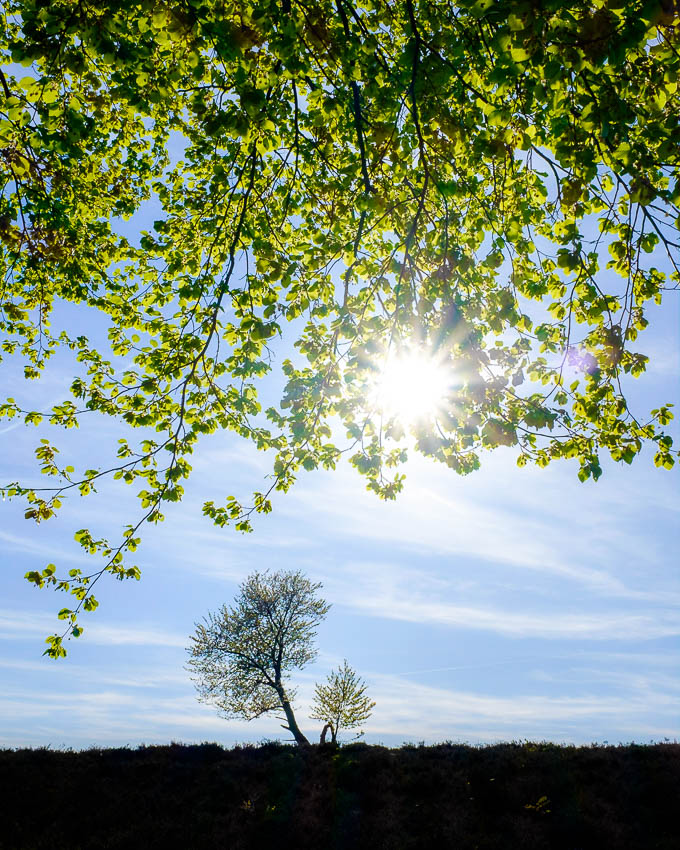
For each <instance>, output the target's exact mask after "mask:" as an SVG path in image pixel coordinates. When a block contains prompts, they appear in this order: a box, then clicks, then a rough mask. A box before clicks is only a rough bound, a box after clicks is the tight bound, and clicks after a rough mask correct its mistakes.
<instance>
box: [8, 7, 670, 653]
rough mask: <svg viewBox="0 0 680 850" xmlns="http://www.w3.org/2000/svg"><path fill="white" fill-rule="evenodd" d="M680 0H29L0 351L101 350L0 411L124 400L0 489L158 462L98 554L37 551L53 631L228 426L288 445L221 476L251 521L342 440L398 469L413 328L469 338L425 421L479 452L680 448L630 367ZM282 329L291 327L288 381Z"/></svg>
mask: <svg viewBox="0 0 680 850" xmlns="http://www.w3.org/2000/svg"><path fill="white" fill-rule="evenodd" d="M674 10H677V4H674V3H672V2H668V0H666V2H653V0H630V2H625V3H624V2H621V0H588V2H583V0H574V2H570V3H564V2H561V0H542V2H539V0H533V2H529V0H525V1H524V2H522V0H520V2H517V0H512V2H511V0H493V2H492V0H474V2H473V0H461V2H458V3H455V4H454V3H451V2H448V0H399V2H389V3H388V2H385V0H357V2H350V0H319V2H314V3H307V2H302V0H240V2H221V1H220V0H183V2H172V3H170V2H164V0H142V2H136V0H135V2H132V0H116V2H115V3H112V2H109V0H98V2H96V3H94V2H91V0H83V2H80V3H78V4H74V3H72V2H70V0H6V2H5V3H4V4H3V11H2V13H1V18H0V62H1V63H2V64H1V66H0V89H1V90H2V101H1V102H0V172H1V177H0V179H1V180H2V192H1V197H0V243H1V245H2V255H1V258H0V263H1V266H2V268H1V274H2V290H1V295H0V308H1V310H0V333H1V334H2V341H1V343H0V344H1V346H2V356H3V357H6V358H14V359H16V360H19V361H20V362H22V363H23V366H24V371H25V375H26V377H27V378H29V379H30V378H34V377H36V376H38V375H40V374H41V373H42V372H43V370H44V369H45V367H46V366H47V365H48V363H49V360H50V357H51V356H52V355H53V354H54V352H55V351H56V350H57V349H62V350H65V351H66V352H68V351H70V352H72V354H73V357H74V359H75V361H76V365H75V366H74V370H75V371H76V373H77V374H76V375H75V377H74V379H73V382H72V384H71V387H70V397H69V398H66V399H65V400H63V401H62V402H60V403H59V404H56V405H54V406H53V407H52V408H51V409H49V410H38V409H33V408H31V407H26V406H25V405H23V406H22V405H21V404H19V403H18V402H16V401H15V400H14V399H12V398H8V399H6V400H5V401H4V402H0V414H1V415H3V416H5V417H10V418H12V417H20V418H23V420H24V421H25V422H26V423H28V424H33V425H37V424H39V423H40V422H41V421H43V420H46V421H47V422H49V423H51V424H53V425H57V426H64V427H73V426H76V425H78V423H79V422H81V421H82V420H83V419H85V418H86V417H87V416H89V415H90V414H93V413H96V412H98V413H101V414H105V415H107V416H109V417H113V418H115V419H116V420H119V421H122V422H124V423H127V425H129V426H130V432H129V435H128V436H127V437H125V438H124V439H122V440H121V442H120V445H119V446H118V448H117V457H116V458H115V459H114V460H113V461H112V462H110V463H101V464H99V465H97V466H95V465H93V463H94V461H90V462H89V463H88V462H87V460H85V462H84V463H83V468H82V469H79V470H77V471H76V470H75V469H73V468H72V467H71V466H64V465H62V464H60V462H59V460H58V455H57V447H56V446H54V445H53V443H52V442H51V440H50V439H48V438H44V439H43V441H42V442H41V443H40V445H39V447H38V449H37V450H36V455H37V458H38V461H39V463H40V465H41V469H42V471H43V472H44V473H45V474H46V475H48V476H52V480H53V486H52V487H43V488H35V487H31V486H29V485H28V484H27V483H24V482H18V481H15V482H8V483H7V484H6V486H4V490H3V493H4V494H6V495H9V496H11V497H14V496H19V497H22V498H24V499H25V500H26V501H27V511H26V516H27V517H28V518H29V519H33V520H35V521H36V522H40V521H42V520H45V519H47V518H49V517H50V516H52V515H53V513H54V512H55V510H57V509H58V508H59V505H60V503H61V499H62V498H63V496H64V494H67V493H70V492H76V493H77V492H79V493H80V494H81V495H86V494H88V493H90V492H92V491H93V490H94V489H95V487H96V486H97V483H98V482H99V480H100V479H101V478H102V477H106V476H113V477H114V478H118V479H120V480H122V481H124V482H125V483H127V484H131V485H136V487H140V485H141V489H140V490H139V499H140V502H141V515H140V517H139V519H138V521H136V522H133V523H131V524H130V525H129V526H128V527H127V528H126V529H125V531H124V534H123V536H122V537H121V538H120V539H118V540H115V539H114V540H111V541H110V540H108V539H95V537H93V535H92V534H91V533H90V532H89V531H88V530H87V529H82V530H80V531H79V532H78V534H77V535H76V537H77V539H78V540H79V542H80V544H81V545H82V546H83V547H84V548H85V550H87V551H89V552H92V553H95V554H97V553H98V554H99V555H101V556H103V559H104V560H103V562H102V563H103V566H101V567H100V568H99V569H95V570H94V571H93V572H91V573H89V574H86V573H85V572H84V571H81V570H80V569H72V570H70V572H69V573H68V575H63V576H60V575H58V574H57V571H56V567H55V566H54V565H49V566H48V567H47V568H46V569H44V570H42V571H32V572H30V573H28V576H27V577H28V578H29V580H30V581H32V582H34V583H35V584H36V585H38V586H43V585H46V584H47V585H52V586H55V587H57V588H60V589H62V590H63V591H65V592H67V593H70V594H73V596H74V597H75V598H74V602H73V606H72V607H70V608H63V609H62V611H61V612H60V615H59V616H60V617H62V618H63V619H64V620H65V627H66V630H65V632H64V633H63V635H53V636H51V637H50V638H49V639H48V642H49V646H48V649H47V653H48V654H50V655H53V656H54V657H58V656H59V655H63V654H65V649H64V646H63V643H62V639H63V637H65V636H66V635H70V634H72V635H75V636H77V635H79V634H80V632H81V627H80V626H79V625H78V622H77V614H78V612H79V611H80V610H81V609H82V608H85V609H92V608H94V607H96V604H97V601H96V599H95V597H94V595H93V592H92V591H93V585H94V582H96V581H97V580H98V578H100V577H101V575H103V574H106V573H109V574H113V575H115V576H116V577H118V578H121V579H123V578H127V577H138V576H139V570H138V569H137V567H135V566H130V567H128V566H126V565H125V564H124V562H123V556H124V555H125V554H126V553H127V552H129V551H133V550H134V549H135V547H136V546H137V544H138V542H139V536H138V530H139V528H140V527H141V524H142V523H143V522H144V521H147V520H148V521H151V522H156V521H158V520H160V519H162V515H163V510H164V503H167V502H176V501H179V500H180V499H181V497H182V492H183V491H182V481H183V480H184V479H186V477H187V476H188V475H189V473H190V471H191V466H190V459H191V454H192V452H193V451H194V449H195V447H196V445H197V443H198V441H199V439H200V438H201V437H202V436H203V435H204V434H210V433H212V432H215V431H216V430H218V429H227V430H231V431H234V432H236V433H237V434H239V435H241V436H242V437H244V438H245V439H248V440H252V441H253V442H254V443H255V444H256V445H257V446H258V448H261V449H271V450H272V451H273V452H274V453H275V456H276V460H275V462H274V481H273V483H272V486H271V488H270V489H269V490H268V491H267V492H257V493H255V495H254V500H253V502H252V504H245V505H244V504H241V503H240V502H239V501H237V500H236V499H235V498H233V497H229V498H227V499H226V501H225V503H223V504H220V505H218V504H214V503H212V502H208V503H206V504H205V507H204V511H205V513H206V514H207V515H208V516H209V517H211V518H212V519H213V520H214V521H215V522H216V523H218V524H219V525H224V524H227V523H234V524H235V525H236V527H237V528H239V529H241V530H249V528H250V518H251V516H252V514H253V512H258V511H259V512H267V511H269V510H270V509H271V504H270V499H269V495H270V493H271V491H272V490H273V489H278V490H284V491H285V490H287V489H288V488H289V487H290V486H291V484H292V483H293V481H294V479H295V475H296V472H297V471H298V470H299V469H300V467H303V468H305V469H313V468H317V467H325V468H332V467H334V466H335V464H336V463H337V461H338V458H339V456H340V454H341V453H342V452H343V451H347V452H348V453H349V456H350V460H351V463H352V464H353V465H354V466H355V467H356V468H357V469H358V470H359V472H361V473H362V474H363V475H365V476H366V477H367V481H368V486H369V487H370V488H372V489H373V490H375V491H376V492H377V493H379V494H380V495H381V496H383V497H385V498H393V497H394V496H395V495H396V493H397V492H398V491H399V490H400V488H401V486H402V480H403V476H402V474H401V473H399V472H398V466H399V464H400V463H401V462H402V461H403V460H404V459H405V457H406V446H407V442H406V441H405V440H406V437H405V435H404V426H403V423H402V422H400V420H399V417H395V416H391V415H385V416H382V415H381V411H380V410H379V409H376V407H375V405H374V404H372V402H370V401H369V400H370V399H371V398H373V397H374V394H372V393H371V392H370V391H369V390H370V388H371V387H372V386H373V385H374V383H375V381H376V376H377V375H379V373H380V369H381V366H382V364H383V363H384V362H385V360H386V358H387V357H388V354H389V353H390V352H398V353H399V354H400V356H401V355H403V354H404V353H405V352H407V351H418V352H420V353H421V354H422V353H425V354H426V355H427V356H428V357H430V358H431V359H432V360H433V361H434V362H436V364H437V368H442V367H443V368H445V369H449V370H450V374H451V379H450V386H449V390H448V392H447V393H446V395H445V397H444V398H443V399H442V403H441V404H440V405H439V406H438V408H437V410H436V412H434V413H432V414H428V415H427V416H422V417H420V418H418V419H417V421H415V422H414V423H412V424H410V425H409V427H410V429H411V431H412V437H413V439H414V440H415V449H416V450H417V451H420V452H422V453H423V454H425V455H427V456H430V457H433V458H436V459H437V460H440V461H442V462H443V463H446V464H447V465H448V466H450V467H451V468H452V469H453V470H455V471H457V472H459V473H467V472H470V471H472V470H474V469H476V468H477V467H478V466H479V453H480V450H482V449H493V448H496V447H499V446H511V447H514V450H515V451H516V453H517V460H518V463H519V464H520V465H522V464H525V463H527V462H531V463H537V464H539V465H541V466H544V465H546V464H548V463H549V462H551V461H552V460H555V459H559V458H574V459H575V461H576V462H577V463H578V469H579V471H578V474H579V477H580V478H581V479H582V480H585V479H587V478H590V477H592V478H595V479H596V478H597V477H598V476H599V475H600V473H601V465H600V456H601V454H602V452H604V453H606V454H609V455H610V456H611V457H612V458H613V459H614V460H617V461H623V462H625V463H630V462H631V461H632V460H633V459H634V457H635V456H636V455H637V454H638V453H639V452H640V450H641V448H642V446H643V445H644V444H645V443H651V444H652V445H653V447H654V460H655V463H656V464H657V465H659V466H662V467H668V468H670V467H671V466H672V465H673V463H674V459H675V450H674V449H673V446H672V440H671V437H670V436H669V435H668V433H666V430H665V427H666V426H667V424H668V422H669V420H670V419H671V416H672V414H671V412H670V410H669V405H668V404H664V403H663V402H664V401H665V400H664V399H660V400H659V406H658V407H657V408H655V409H654V410H652V411H651V412H646V411H637V410H631V409H630V407H629V405H628V403H627V401H626V397H625V395H624V388H625V381H626V380H627V379H628V376H634V377H637V376H639V375H640V374H641V373H642V372H644V370H645V365H646V363H647V357H646V356H645V355H644V354H643V353H641V352H639V351H638V350H637V347H636V344H637V338H638V335H639V334H640V333H641V332H642V331H643V330H644V329H645V328H646V326H647V324H648V319H647V315H646V314H647V311H648V307H649V305H650V303H651V304H654V303H657V304H658V303H660V302H661V300H662V297H663V296H664V295H665V294H666V292H667V290H669V289H676V288H677V286H678V280H679V277H678V265H677V263H678V260H677V258H678V247H679V239H678V231H677V227H678V222H679V221H680V218H679V215H680V210H679V209H678V205H679V204H680V184H679V183H678V168H679V161H680V148H679V142H678V140H679V138H680V126H679V123H680V110H678V108H677V103H678V101H677V80H678V73H679V71H680V51H679V50H678V31H679V28H680V17H679V15H678V13H677V11H674ZM150 201H153V202H154V204H155V206H153V209H157V208H160V210H161V212H160V214H158V213H157V215H158V218H157V220H155V221H154V223H153V226H152V227H150V228H149V229H148V230H143V231H142V232H141V233H140V234H138V237H134V238H133V237H132V236H130V235H129V232H130V231H129V229H125V227H124V226H123V223H124V222H125V221H126V220H127V219H129V218H130V217H131V216H132V215H133V214H135V213H136V212H138V211H139V212H140V213H141V214H142V215H147V213H145V210H148V209H150V208H151V207H150V206H149V202H150ZM137 221H139V219H137ZM67 302H71V303H72V304H75V305H76V306H77V308H78V314H77V315H78V316H79V317H81V318H79V319H78V321H77V322H74V321H72V319H71V318H69V317H73V315H74V312H73V309H71V310H65V309H62V308H63V307H64V305H65V304H66V303H67ZM89 316H95V317H98V319H99V321H100V323H101V322H102V321H103V322H104V323H105V325H106V327H107V330H108V342H104V343H102V341H101V340H99V341H98V340H97V339H96V338H95V336H96V335H93V334H90V335H89V336H88V333H87V332H84V329H86V328H88V327H89V318H88V317H89ZM94 324H96V323H94ZM293 341H294V345H295V348H294V349H293V348H292V345H291V344H292V342H293ZM277 348H284V349H285V350H286V351H291V350H294V352H295V353H294V355H292V356H290V357H288V358H287V359H284V360H283V362H282V364H281V365H282V368H283V373H284V380H285V387H284V390H283V394H282V397H281V398H280V399H279V400H278V402H276V403H275V404H273V405H272V406H270V407H268V409H266V410H262V409H261V406H260V401H259V400H258V382H259V381H260V379H261V378H262V377H264V376H265V375H267V374H268V373H269V372H270V371H271V370H272V368H273V366H274V365H276V366H277V368H278V365H279V364H278V363H275V360H274V356H275V354H276V351H277ZM134 429H137V430H134ZM343 432H344V433H346V435H347V439H345V438H344V437H343V436H342V435H343ZM97 463H99V461H98V460H97Z"/></svg>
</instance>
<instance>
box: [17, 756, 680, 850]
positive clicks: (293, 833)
mask: <svg viewBox="0 0 680 850" xmlns="http://www.w3.org/2000/svg"><path fill="white" fill-rule="evenodd" d="M0 785H2V793H1V795H0V800H1V801H2V803H1V807H2V808H4V812H3V813H2V816H1V820H0V822H1V824H2V827H1V834H0V848H2V850H29V848H31V850H33V848H35V850H38V848H41V850H42V848H45V850H61V848H68V850H81V849H82V850H85V849H86V848H88V850H89V848H126V850H127V848H135V847H144V848H164V850H167V848H173V847H181V848H192V849H193V848H217V847H219V848H229V850H237V848H251V847H252V848H259V847H272V848H323V850H326V848H328V850H333V848H371V850H380V848H385V850H386V849H387V848H395V850H397V848H399V850H402V848H404V850H405V849H406V848H439V847H444V848H448V847H451V848H454V847H455V848H480V850H482V849H483V850H487V849H488V850H490V848H504V850H507V848H551V850H552V848H564V850H585V849H586V848H597V850H605V848H606V850H637V848H657V850H677V848H678V847H680V817H679V811H678V810H679V808H680V805H679V804H680V744H677V743H665V744H654V745H649V746H638V745H627V746H617V747H610V746H606V747H605V746H592V747H571V746H556V745H553V744H545V743H544V744H532V743H521V744H518V743H513V744H499V745H494V746H488V747H481V748H475V747H469V746H464V745H458V744H441V745H437V746H410V745H409V746H403V747H401V748H400V749H388V748H385V747H381V746H369V745H365V744H353V745H349V746H344V747H342V748H337V747H332V746H325V747H317V746H315V747H310V748H308V749H299V748H295V747H293V746H287V745H282V744H275V743H267V744H263V745H260V746H245V747H235V748H234V749H230V750H225V749H223V748H222V747H220V746H218V745H216V744H202V745H200V746H183V745H180V744H172V745H170V746H157V747H141V748H139V749H136V750H132V749H107V750H99V749H91V750H86V751H83V752H71V751H52V750H49V749H38V750H28V749H26V750H4V751H0Z"/></svg>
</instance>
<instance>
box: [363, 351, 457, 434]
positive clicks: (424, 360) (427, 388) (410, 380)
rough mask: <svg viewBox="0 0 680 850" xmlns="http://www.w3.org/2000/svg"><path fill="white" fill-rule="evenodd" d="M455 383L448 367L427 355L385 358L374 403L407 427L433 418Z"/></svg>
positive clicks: (402, 354)
mask: <svg viewBox="0 0 680 850" xmlns="http://www.w3.org/2000/svg"><path fill="white" fill-rule="evenodd" d="M454 382H455V378H454V375H453V372H452V370H451V367H450V365H447V364H446V363H444V362H442V361H441V360H437V359H436V358H434V357H432V356H431V355H430V354H429V353H428V352H426V351H402V352H400V353H398V354H393V355H391V356H388V358H387V360H386V362H385V364H384V366H383V368H382V370H381V373H380V375H379V377H378V379H377V381H376V383H375V388H374V392H373V401H374V404H375V407H376V409H377V410H378V411H379V412H380V413H381V414H382V415H383V416H384V417H386V418H388V419H396V420H398V421H399V422H400V423H401V424H402V425H404V426H409V425H413V424H415V423H416V422H417V421H418V420H422V419H432V418H436V416H437V413H438V412H439V411H440V410H442V409H443V407H444V405H445V402H446V398H447V396H448V395H449V394H450V392H451V387H452V385H453V384H454Z"/></svg>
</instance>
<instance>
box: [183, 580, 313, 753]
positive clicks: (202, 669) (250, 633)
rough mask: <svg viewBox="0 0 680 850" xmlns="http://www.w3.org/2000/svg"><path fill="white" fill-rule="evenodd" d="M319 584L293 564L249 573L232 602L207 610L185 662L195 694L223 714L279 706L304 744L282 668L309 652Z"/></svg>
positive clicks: (301, 663) (301, 662)
mask: <svg viewBox="0 0 680 850" xmlns="http://www.w3.org/2000/svg"><path fill="white" fill-rule="evenodd" d="M320 588H321V584H312V582H310V581H309V579H307V578H306V577H305V576H304V575H303V574H302V573H301V572H299V571H298V572H284V571H281V572H274V573H259V572H254V573H252V574H251V575H249V576H248V578H247V579H246V580H245V581H244V582H243V584H242V585H241V587H240V593H239V595H238V596H237V597H236V600H235V602H234V606H233V607H232V608H228V607H227V606H226V605H224V606H223V607H222V608H221V609H220V610H219V612H218V613H217V614H209V615H208V617H207V618H206V620H205V622H204V623H203V624H197V627H196V634H195V635H194V636H192V638H191V641H192V645H191V647H190V648H189V652H190V654H191V658H190V660H189V668H190V670H191V671H192V672H193V673H194V682H195V684H196V688H197V690H198V692H199V698H200V699H201V700H202V701H204V702H210V703H213V704H214V705H215V706H217V708H218V709H219V710H220V712H222V714H223V715H224V716H226V717H239V718H244V719H246V720H253V719H254V718H255V717H260V716H261V715H263V714H269V713H272V712H279V713H281V712H282V713H283V715H284V718H285V725H284V728H285V729H288V730H290V732H291V733H292V735H293V738H294V739H295V741H296V742H297V743H298V744H309V741H308V740H307V738H306V737H305V735H304V734H303V733H302V732H301V730H300V727H299V726H298V724H297V721H296V719H295V714H294V712H293V706H292V702H293V700H294V699H295V690H294V689H293V688H291V687H290V686H289V684H288V682H287V678H286V675H287V674H288V673H289V672H290V671H291V670H300V669H302V668H303V667H305V666H306V665H307V664H309V662H310V661H313V660H314V658H315V657H316V650H315V649H314V647H313V639H314V636H315V635H316V627H317V626H318V625H319V623H320V622H321V621H322V620H323V619H324V617H325V616H326V614H327V613H328V610H329V608H330V605H327V604H326V602H325V601H324V600H323V599H321V598H320V597H319V596H318V595H317V594H318V591H319V589H320Z"/></svg>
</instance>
